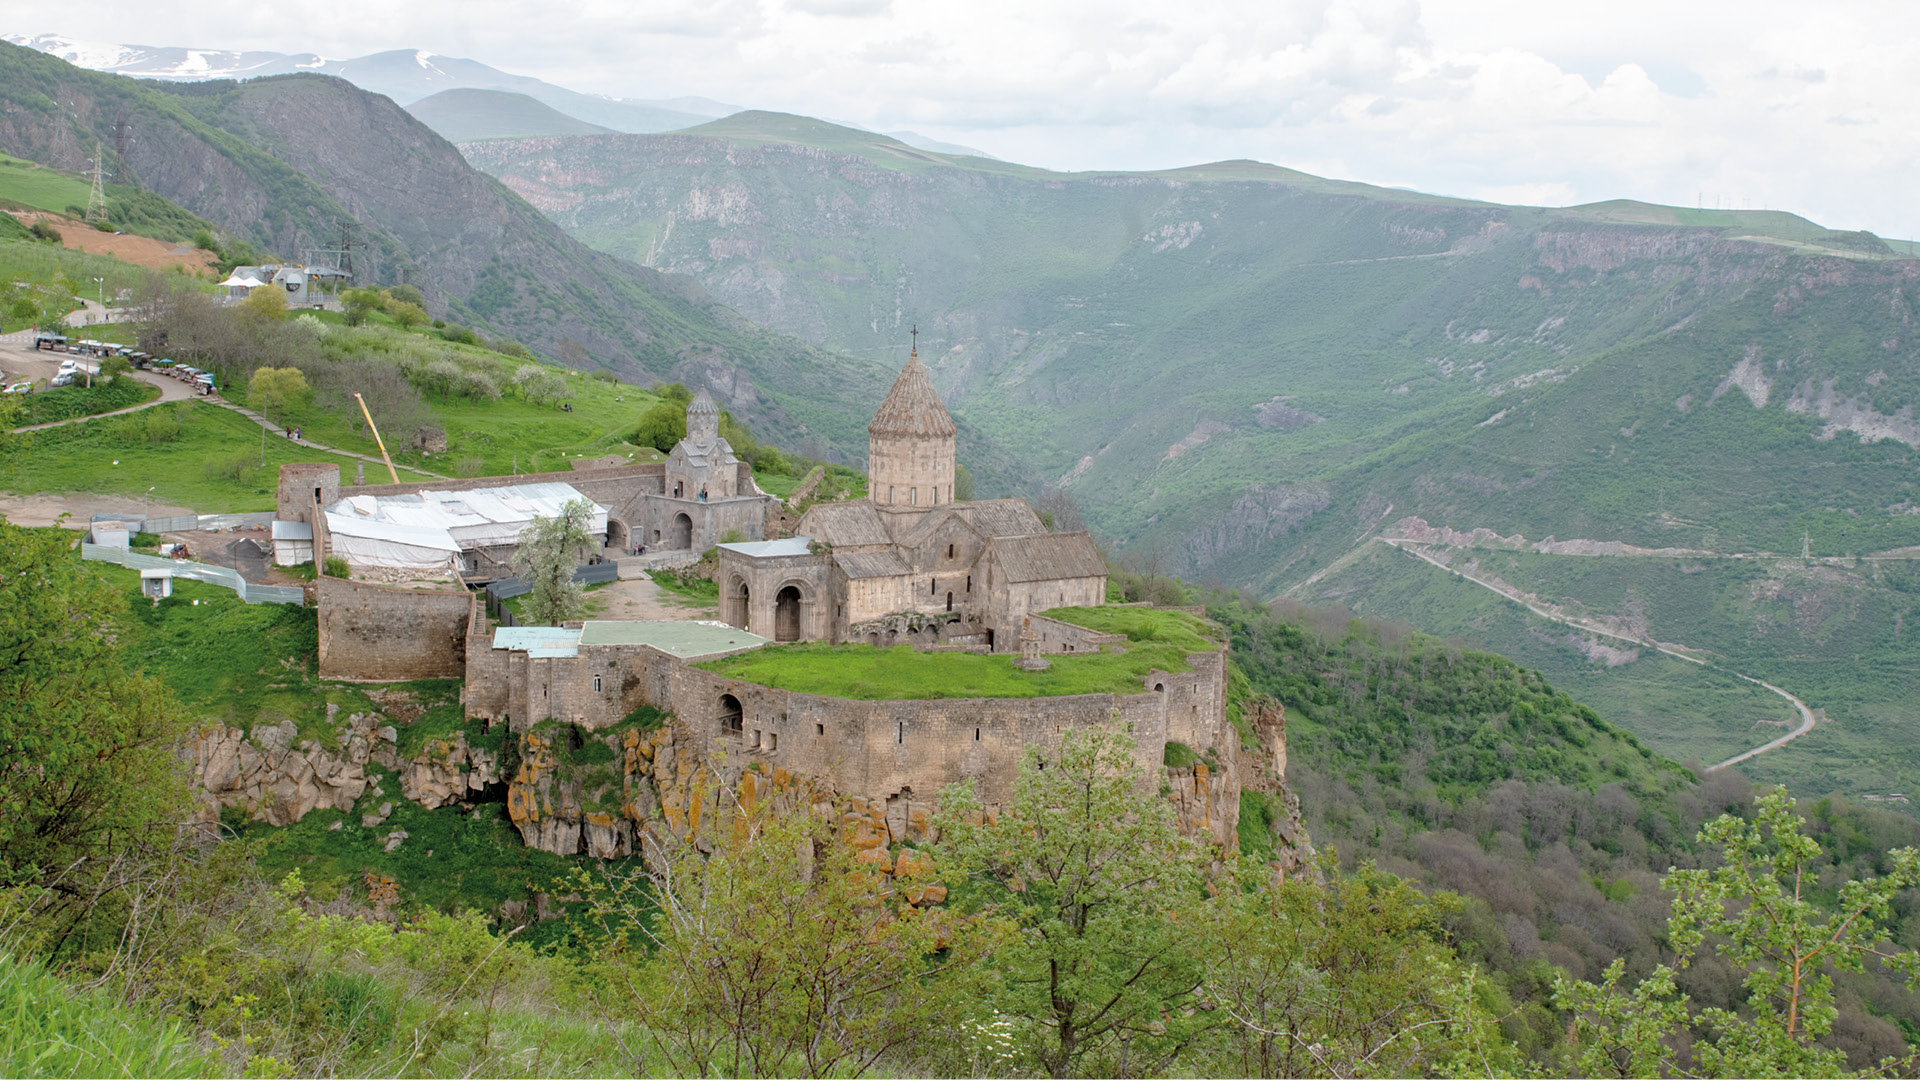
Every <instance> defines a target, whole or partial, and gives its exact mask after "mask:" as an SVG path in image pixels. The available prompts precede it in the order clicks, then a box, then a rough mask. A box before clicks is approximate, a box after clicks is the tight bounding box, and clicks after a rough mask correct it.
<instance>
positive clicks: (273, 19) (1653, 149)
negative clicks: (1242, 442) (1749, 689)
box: [0, 0, 1920, 236]
mask: <svg viewBox="0 0 1920 1080" xmlns="http://www.w3.org/2000/svg"><path fill="white" fill-rule="evenodd" d="M331 12H332V13H331V15H330V17H329V18H328V19H327V20H324V21H321V22H314V21H312V20H306V21H300V20H287V19H284V18H282V17H281V16H280V15H279V14H278V13H277V11H276V9H273V8H272V7H271V6H267V7H262V6H261V5H259V4H258V3H256V2H253V0H248V2H245V3H241V2H239V0H203V2H202V3H200V4H197V5H194V6H193V7H191V8H187V9H182V8H178V7H171V6H170V7H167V8H165V9H164V10H162V9H161V8H160V7H159V6H156V5H136V4H133V3H131V2H130V0H75V2H73V3H70V4H68V5H67V6H65V7H64V8H63V9H62V10H61V11H59V12H58V13H54V14H56V15H57V17H58V19H59V20H61V21H62V22H70V24H71V25H66V26H55V25H45V23H46V21H47V20H48V19H49V18H50V14H49V12H47V10H46V9H45V8H44V6H42V5H40V4H38V3H33V4H29V3H27V2H26V0H0V21H4V23H5V24H6V25H9V26H11V27H13V28H15V29H16V30H18V31H20V32H25V33H38V32H59V31H63V30H64V31H67V32H69V33H71V32H73V31H74V30H75V29H79V28H83V27H93V26H110V27H114V28H115V29H114V31H113V35H114V37H115V38H116V39H122V40H127V41H143V42H148V43H153V44H179V45H191V46H195V47H206V48H271V49H278V50H281V51H287V52H302V51H317V52H322V53H325V54H327V55H332V56H351V55H358V54H361V53H367V52H374V51H379V50H381V49H387V48H424V49H429V50H432V51H435V52H440V53H447V54H452V55H464V56H470V57H472V58H473V59H476V60H480V61H482V62H484V63H488V64H492V65H493V66H495V67H499V68H503V69H505V70H508V71H515V72H519V73H523V74H530V75H536V76H539V77H542V78H546V79H548V80H550V81H553V82H557V83H560V84H562V85H567V86H571V87H574V88H576V89H581V90H588V91H593V92H599V93H607V94H613V95H617V96H625V97H668V96H674V95H678V94H699V95H704V96H707V97H712V98H716V99H720V100H725V101H734V102H738V103H740V104H743V105H750V106H756V107H764V108H772V109H780V110H784V111H789V112H802V113H809V114H812V115H823V116H837V117H844V118H846V119H848V120H851V121H854V122H857V123H861V124H863V125H865V126H868V127H871V128H874V129H877V130H893V129H897V128H912V129H914V130H916V131H921V132H923V133H925V134H927V135H929V136H932V137H935V138H945V139H951V140H953V141H957V142H963V143H968V144H971V145H975V146H979V147H980V148H982V149H984V150H987V151H989V152H992V153H995V154H998V155H1000V156H1002V157H1007V158H1010V159H1013V160H1020V161H1026V162H1030V163H1033V164H1038V165H1045V166H1049V167H1054V168H1061V169H1088V168H1162V167H1169V166H1175V165H1181V164H1187V163H1191V162H1196V161H1207V160H1217V159H1221V158H1235V157H1253V158H1259V159H1262V160H1266V161H1272V162H1275V163H1277V164H1282V165H1287V166H1290V167H1293V168H1299V169H1303V170H1306V171H1309V172H1321V173H1326V174H1330V175H1334V176H1339V177H1343V178H1350V179H1359V180H1371V181H1379V180H1382V179H1392V180H1395V181H1399V182H1405V183H1410V184H1412V185H1413V186H1416V187H1419V188H1422V189H1424V190H1429V191H1440V192H1446V193H1452V194H1461V195H1469V196H1476V197H1482V198H1514V199H1517V200H1519V201H1526V202H1543V203H1567V202H1587V201H1596V200H1600V199H1608V198H1637V199H1643V200H1647V201H1654V202H1670V203H1684V204H1688V205H1691V204H1693V203H1694V202H1695V201H1696V200H1698V201H1702V202H1704V203H1706V204H1707V205H1713V204H1714V203H1715V202H1716V201H1717V202H1719V203H1720V204H1721V205H1753V206H1762V205H1766V206H1772V207H1774V208H1778V209H1792V210H1796V211H1798V212H1801V213H1804V214H1806V215H1807V216H1809V217H1812V218H1814V219H1815V220H1818V221H1821V222H1822V223H1824V224H1828V225H1832V226H1835V227H1843V228H1862V227H1864V228H1873V229H1875V230H1876V231H1881V232H1883V233H1884V234H1887V235H1896V236H1908V235H1914V234H1916V233H1920V207H1916V206H1914V205H1912V204H1913V200H1912V199H1911V198H1910V196H1909V193H1908V192H1909V188H1910V187H1911V182H1910V179H1909V178H1910V177H1911V176H1913V175H1914V174H1915V171H1916V169H1915V167H1916V166H1920V143H1916V141H1915V140H1914V139H1913V138H1912V137H1911V133H1912V132H1913V131H1915V130H1920V93H1916V89H1920V87H1917V86H1916V81H1917V80H1916V76H1915V74H1914V73H1915V72H1916V71H1920V5H1913V4H1907V3H1898V2H1894V0H1829V2H1827V3H1823V4H1821V5H1818V6H1813V5H1806V4H1804V3H1801V2H1798V0H1795V2H1788V0H1748V2H1747V3H1744V4H1743V5H1741V6H1740V7H1739V8H1738V9H1731V10H1730V9H1729V8H1728V7H1727V6H1726V5H1721V4H1675V3H1673V2H1672V0H1555V2H1554V3H1551V4H1542V3H1539V2H1538V0H1427V2H1425V3H1414V2H1412V0H1047V2H1046V3H1034V2H1033V0H970V2H969V3H966V4H957V3H953V2H952V0H646V2H643V3H641V4H638V5H635V4H630V3H624V2H616V0H588V2H586V3H582V4H575V5H572V6H570V7H568V8H566V9H555V8H552V7H547V6H534V5H530V4H527V3H525V2H524V0H466V2H463V3H461V4H459V5H455V4H452V3H450V2H447V0H422V2H417V3H415V4H412V5H406V6H404V7H400V6H395V5H391V4H386V3H382V4H379V5H376V4H375V3H373V2H372V0H341V2H340V3H339V4H338V5H336V6H335V7H334V8H333V9H331ZM87 36H90V37H96V38H97V37H100V36H101V35H100V34H99V33H98V32H91V31H90V32H89V33H88V35H87ZM1499 193H1511V194H1510V195H1503V194H1499Z"/></svg>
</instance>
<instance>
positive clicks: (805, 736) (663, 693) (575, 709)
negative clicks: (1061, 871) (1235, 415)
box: [466, 618, 1239, 847]
mask: <svg viewBox="0 0 1920 1080" xmlns="http://www.w3.org/2000/svg"><path fill="white" fill-rule="evenodd" d="M1033 622H1034V623H1035V624H1037V625H1036V631H1038V630H1039V629H1040V626H1039V625H1038V624H1046V632H1045V635H1044V637H1045V639H1046V640H1049V641H1051V642H1052V647H1051V648H1049V650H1048V651H1051V652H1055V653H1066V652H1071V651H1090V650H1093V649H1097V648H1099V647H1101V646H1104V645H1107V644H1111V643H1114V642H1115V641H1116V640H1124V639H1118V638H1117V636H1116V635H1109V634H1100V633H1097V632H1094V631H1089V630H1085V629H1083V628H1081V627H1074V626H1070V625H1069V624H1066V623H1059V622H1056V621H1055V620H1051V619H1043V618H1035V619H1034V620H1033ZM466 651H467V656H468V662H467V684H466V685H467V689H466V712H467V716H468V717H469V718H470V719H478V720H484V721H487V722H489V723H506V724H507V725H508V728H509V730H510V731H512V732H514V733H516V734H521V735H525V733H527V732H528V731H529V730H531V729H532V728H533V727H535V726H536V725H539V724H541V723H543V722H546V721H549V720H553V721H559V722H561V723H564V724H571V725H575V726H576V727H577V728H579V729H581V730H582V731H583V732H585V733H591V732H594V731H599V730H603V729H606V728H609V727H612V726H614V725H616V724H618V723H619V722H620V721H621V720H622V719H624V718H625V717H626V716H627V715H628V714H629V713H631V712H633V711H634V710H635V709H638V708H640V707H641V706H651V707H652V708H655V709H658V710H660V711H661V712H665V713H670V714H672V715H673V716H674V718H675V720H676V723H677V725H678V727H679V728H680V729H681V730H682V732H683V734H684V736H685V737H688V738H689V739H690V741H691V743H692V744H693V746H694V747H695V748H697V750H696V753H697V756H698V757H700V758H702V759H703V763H704V764H705V765H706V766H707V767H708V768H709V769H711V770H713V772H714V773H715V774H716V775H717V776H718V777H719V778H720V779H721V780H722V781H723V782H725V783H727V784H729V785H731V784H735V783H738V782H739V779H740V774H741V773H743V772H745V771H748V770H750V769H755V768H756V767H758V771H760V772H763V773H766V774H778V773H786V774H791V775H794V776H799V777H805V778H807V779H810V780H812V781H815V782H817V783H818V784H819V785H821V786H822V787H824V788H826V789H828V790H831V791H834V792H837V793H840V794H841V795H844V796H849V797H853V798H855V799H859V800H863V801H870V802H875V803H879V804H883V805H887V806H893V805H894V804H896V803H900V804H904V805H908V806H911V805H914V804H918V805H919V806H920V807H921V808H922V809H924V808H925V807H927V806H928V805H930V804H931V803H932V802H933V800H935V799H936V798H937V797H938V795H939V793H940V791H941V789H943V788H945V787H946V786H947V785H949V784H952V783H957V782H961V781H965V780H971V781H973V783H974V787H975V790H976V791H977V792H978V794H979V796H980V799H981V801H982V802H983V803H984V804H986V805H988V806H990V807H991V806H1002V805H1006V804H1007V803H1009V802H1010V801H1011V800H1012V797H1013V783H1014V779H1015V777H1016V776H1017V774H1018V771H1019V764H1020V761H1021V759H1022V757H1023V756H1024V755H1025V753H1026V752H1027V750H1028V748H1030V747H1031V748H1035V749H1037V750H1038V751H1039V753H1040V755H1041V757H1042V760H1044V759H1045V757H1046V754H1047V753H1048V751H1049V749H1050V748H1052V747H1054V746H1056V745H1058V743H1059V740H1060V738H1061V737H1062V736H1063V735H1064V734H1066V733H1067V732H1068V731H1086V730H1091V729H1095V728H1101V727H1105V726H1108V725H1110V724H1118V725H1119V726H1120V728H1121V729H1122V730H1124V731H1125V732H1127V733H1128V735H1129V736H1130V737H1131V738H1132V739H1133V740H1134V742H1135V744H1136V747H1137V750H1136V754H1137V756H1138V759H1139V762H1140V764H1141V766H1142V767H1143V768H1146V769H1148V770H1151V771H1156V772H1157V771H1159V770H1160V768H1161V759H1162V756H1163V754H1164V752H1165V749H1166V745H1167V743H1169V742H1180V743H1184V744H1186V745H1187V746H1188V747H1190V748H1192V749H1193V750H1195V751H1196V752H1197V753H1200V754H1202V755H1207V754H1209V752H1211V755H1212V759H1213V761H1214V762H1215V765H1214V766H1213V771H1214V772H1215V773H1216V774H1217V776H1218V778H1217V780H1215V781H1214V784H1213V789H1215V790H1224V791H1225V792H1226V793H1227V794H1228V795H1229V796H1230V798H1215V799H1214V800H1213V805H1211V806H1209V807H1208V812H1207V813H1205V814H1204V815H1200V819H1201V820H1200V824H1201V826H1202V827H1204V828H1205V829H1206V830H1207V831H1209V832H1210V833H1211V834H1212V836H1213V839H1214V840H1215V841H1217V842H1219V843H1221V844H1225V845H1228V846H1229V847H1231V846H1232V845H1234V844H1237V843H1238V839H1237V835H1236V828H1237V824H1238V812H1239V806H1238V802H1237V800H1238V787H1237V786H1236V785H1237V776H1238V754H1239V738H1238V735H1237V733H1236V732H1235V731H1234V729H1233V727H1232V725H1231V723H1230V722H1229V721H1228V720H1227V715H1226V693H1227V677H1226V672H1227V661H1226V651H1225V647H1224V646H1222V647H1221V648H1220V649H1219V650H1218V651H1214V652H1206V653H1195V654H1192V655H1190V656H1189V657H1188V663H1189V664H1190V665H1191V667H1192V670H1190V671H1184V672H1158V671H1156V672H1154V673H1153V674H1152V675H1151V676H1150V677H1149V678H1147V679H1146V680H1144V681H1143V683H1142V686H1141V688H1140V691H1139V692H1137V693H1131V694H1081V695H1074V696H1066V697H1037V698H944V699H922V700H906V701H857V700H851V699H846V698H836V697H827V696H823V695H819V694H806V693H799V692H796V691H792V690H781V689H777V688H774V687H768V686H761V685H758V684H755V683H748V682H742V681H740V680H738V679H730V678H727V677H725V676H722V675H718V674H715V673H713V672H708V671H703V670H701V669H699V668H697V667H694V666H693V664H692V663H691V662H689V661H687V660H682V659H680V658H678V657H675V656H672V655H670V654H668V653H665V652H662V651H660V650H658V649H654V648H652V647H650V646H646V645H586V644H583V645H581V646H580V647H579V649H578V654H577V655H575V656H570V657H532V656H529V655H528V654H527V653H526V652H521V651H513V650H507V649H494V648H492V641H491V637H490V635H489V634H488V632H487V631H486V629H485V623H484V620H477V621H476V622H475V623H474V624H473V632H472V633H471V634H470V635H469V636H468V638H467V641H466ZM1201 768H1202V770H1203V771H1202V772H1201V774H1200V776H1199V780H1200V782H1201V786H1202V787H1203V788H1206V787H1207V784H1206V781H1207V780H1208V779H1209V776H1208V773H1207V772H1206V771H1205V768H1206V767H1201ZM1191 771H1192V770H1191V769H1190V770H1189V772H1191ZM901 838H904V837H901Z"/></svg>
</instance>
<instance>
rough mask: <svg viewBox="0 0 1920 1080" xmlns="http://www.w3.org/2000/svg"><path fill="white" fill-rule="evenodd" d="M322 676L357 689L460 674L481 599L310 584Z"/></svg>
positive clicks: (462, 593) (356, 584)
mask: <svg viewBox="0 0 1920 1080" xmlns="http://www.w3.org/2000/svg"><path fill="white" fill-rule="evenodd" d="M315 590H316V593H317V599H318V601H319V604H318V606H319V609H320V629H319V632H320V677H321V678H323V679H352V680H355V681H360V682H403V681H406V680H408V679H441V678H459V677H461V676H463V675H465V674H466V669H467V663H466V657H467V652H468V648H467V640H468V634H469V632H470V628H471V625H472V623H473V620H474V619H475V618H476V617H477V618H479V619H480V620H481V621H482V622H483V623H484V622H485V615H484V614H478V615H476V612H478V611H479V610H480V596H479V594H478V593H470V592H468V591H467V590H465V589H457V590H449V589H400V588H392V587H389V586H385V585H373V584H369V583H367V582H361V581H348V580H346V579H345V578H334V577H322V578H320V579H319V581H317V582H315Z"/></svg>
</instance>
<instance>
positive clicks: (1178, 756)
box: [1160, 739, 1200, 769]
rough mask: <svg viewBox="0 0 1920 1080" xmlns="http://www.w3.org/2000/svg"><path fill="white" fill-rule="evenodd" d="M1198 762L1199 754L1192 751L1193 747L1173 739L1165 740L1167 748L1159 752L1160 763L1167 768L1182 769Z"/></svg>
mask: <svg viewBox="0 0 1920 1080" xmlns="http://www.w3.org/2000/svg"><path fill="white" fill-rule="evenodd" d="M1199 763H1200V755H1199V754H1196V753H1194V752H1193V747H1191V746H1188V745H1187V744H1186V743H1183V742H1177V741H1175V740H1173V739H1168V740H1167V748H1166V749H1165V750H1164V751H1162V752H1161V754H1160V764H1162V765H1165V766H1166V767H1167V768H1169V769H1184V768H1186V767H1187V766H1189V765H1197V764H1199Z"/></svg>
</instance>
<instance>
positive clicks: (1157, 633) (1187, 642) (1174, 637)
mask: <svg viewBox="0 0 1920 1080" xmlns="http://www.w3.org/2000/svg"><path fill="white" fill-rule="evenodd" d="M1044 614H1046V615H1047V616H1048V617H1050V618H1056V619H1060V620H1062V621H1064V622H1070V623H1074V624H1076V625H1081V626H1086V627H1088V628H1090V629H1094V630H1101V631H1105V632H1110V633H1126V634H1128V635H1129V637H1128V641H1127V643H1126V644H1125V645H1124V646H1116V645H1109V646H1107V647H1106V648H1105V649H1103V650H1102V651H1100V652H1098V653H1048V654H1047V660H1048V661H1050V662H1051V665H1052V666H1050V667H1049V668H1047V670H1045V671H1022V670H1021V669H1019V668H1017V667H1014V666H1013V662H1014V660H1015V659H1017V657H1014V656H1012V655H1010V654H1006V653H1001V654H993V655H989V654H979V653H964V652H916V651H914V649H913V647H912V646H910V645H894V646H891V647H889V648H874V647H873V646H871V645H825V644H802V645H773V646H765V647H762V648H759V649H754V650H752V651H750V652H744V653H738V654H736V655H734V656H730V657H727V658H725V659H722V660H712V661H708V662H707V663H704V664H701V665H699V666H700V667H702V668H704V669H706V670H707V671H711V672H714V673H716V674H719V675H725V676H727V677H728V678H732V679H740V680H743V681H745V682H751V683H758V684H760V685H762V686H771V687H775V688H777V689H781V690H793V691H796V692H798V693H803V694H824V695H828V696H831V697H844V698H852V699H854V700H856V701H906V700H922V699H929V698H932V699H938V698H1032V697H1064V696H1067V695H1071V694H1138V693H1141V692H1143V691H1144V690H1145V689H1146V683H1147V680H1148V679H1149V678H1150V677H1151V675H1152V674H1153V673H1154V672H1155V671H1164V672H1179V671H1188V670H1190V668H1189V667H1188V665H1187V654H1188V653H1190V652H1199V651H1211V650H1213V649H1216V648H1218V647H1219V642H1218V641H1215V640H1213V639H1211V638H1209V637H1208V636H1207V630H1206V623H1205V620H1202V619H1200V618H1198V617H1196V616H1193V615H1188V614H1186V613H1185V612H1179V611H1156V610H1153V609H1150V608H1118V609H1106V608H1060V609H1056V610H1054V611H1049V612H1045V613H1044Z"/></svg>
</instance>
